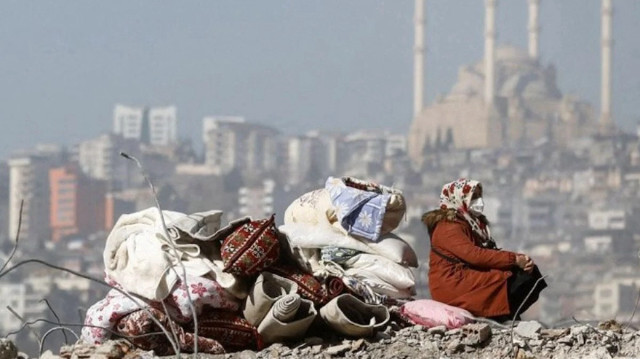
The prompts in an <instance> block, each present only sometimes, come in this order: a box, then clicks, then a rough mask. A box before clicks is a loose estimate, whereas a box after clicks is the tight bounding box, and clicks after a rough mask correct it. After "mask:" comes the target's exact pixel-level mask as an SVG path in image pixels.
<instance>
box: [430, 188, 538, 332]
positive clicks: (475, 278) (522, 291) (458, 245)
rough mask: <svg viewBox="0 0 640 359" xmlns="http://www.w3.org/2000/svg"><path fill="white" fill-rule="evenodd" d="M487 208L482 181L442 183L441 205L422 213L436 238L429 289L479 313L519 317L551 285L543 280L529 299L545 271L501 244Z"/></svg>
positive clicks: (443, 299)
mask: <svg viewBox="0 0 640 359" xmlns="http://www.w3.org/2000/svg"><path fill="white" fill-rule="evenodd" d="M483 208H484V203H483V201H482V185H481V184H480V183H479V182H477V181H473V180H467V179H459V180H457V181H454V182H451V183H448V184H446V185H444V187H442V193H441V194H440V209H437V210H434V211H431V212H427V213H425V214H424V215H423V216H422V221H423V222H424V223H425V224H426V226H427V229H428V230H429V236H430V237H431V253H430V255H429V290H430V291H431V296H432V298H433V299H434V300H437V301H439V302H442V303H446V304H449V305H453V306H456V307H460V308H464V309H466V310H468V311H469V312H471V313H472V314H473V315H475V316H480V317H488V318H493V319H495V320H498V321H504V320H507V319H513V318H514V316H515V314H516V311H517V310H518V308H519V307H520V306H521V305H522V308H521V309H520V311H519V313H518V314H522V312H524V311H525V310H527V308H529V307H530V306H531V305H532V304H533V303H535V301H536V300H537V299H538V295H539V294H540V292H541V291H542V289H544V288H545V287H546V286H547V284H546V283H545V282H544V280H540V282H539V283H538V284H537V285H536V286H535V289H534V290H533V292H532V293H531V295H530V296H529V298H528V299H527V301H526V303H523V302H524V300H525V297H526V296H527V295H528V294H529V292H530V291H531V289H532V288H533V287H534V285H535V283H536V281H538V279H540V278H541V277H542V275H541V274H540V271H539V270H538V267H537V266H536V265H535V264H534V263H533V260H532V259H531V258H529V257H528V256H526V255H524V254H520V253H513V252H509V251H503V250H499V249H497V248H496V244H495V242H494V241H493V239H492V238H491V232H490V230H489V223H488V221H487V219H486V217H485V216H484V215H482V211H483ZM516 319H519V318H516Z"/></svg>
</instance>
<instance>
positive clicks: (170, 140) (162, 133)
mask: <svg viewBox="0 0 640 359" xmlns="http://www.w3.org/2000/svg"><path fill="white" fill-rule="evenodd" d="M148 116H149V143H150V144H151V145H154V146H168V145H171V144H174V143H176V142H177V139H178V133H177V129H178V118H177V116H176V107H175V106H167V107H152V108H150V109H149V112H148Z"/></svg>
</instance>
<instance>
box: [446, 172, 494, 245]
mask: <svg viewBox="0 0 640 359" xmlns="http://www.w3.org/2000/svg"><path fill="white" fill-rule="evenodd" d="M479 185H480V182H478V181H474V180H468V179H466V178H460V179H458V180H457V181H453V182H450V183H447V184H445V185H444V186H443V187H442V192H441V193H440V208H441V209H455V210H456V211H457V213H458V214H459V215H460V216H462V218H464V220H465V221H467V223H469V225H470V226H471V230H473V233H475V234H476V235H477V236H478V237H479V239H480V240H481V242H482V243H483V244H489V243H491V242H493V240H492V239H491V231H490V230H489V226H487V225H486V224H485V223H484V222H482V221H481V220H480V219H479V218H478V217H477V216H475V215H474V214H473V213H471V212H469V206H470V205H471V197H473V192H474V191H475V190H476V188H477V187H478V186H479Z"/></svg>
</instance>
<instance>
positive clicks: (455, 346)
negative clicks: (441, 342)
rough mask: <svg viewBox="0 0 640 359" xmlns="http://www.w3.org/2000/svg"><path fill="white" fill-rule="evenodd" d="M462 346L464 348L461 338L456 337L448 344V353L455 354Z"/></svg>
mask: <svg viewBox="0 0 640 359" xmlns="http://www.w3.org/2000/svg"><path fill="white" fill-rule="evenodd" d="M462 348H464V345H463V344H462V343H461V342H460V339H454V340H452V341H451V342H450V343H449V345H447V353H449V354H455V353H457V352H458V351H460V350H462Z"/></svg>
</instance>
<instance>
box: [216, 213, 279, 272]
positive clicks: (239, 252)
mask: <svg viewBox="0 0 640 359" xmlns="http://www.w3.org/2000/svg"><path fill="white" fill-rule="evenodd" d="M274 222H275V214H274V215H271V217H270V218H268V219H262V220H258V221H251V222H249V223H247V224H244V225H242V226H241V227H240V228H238V229H236V230H235V231H234V232H233V233H231V235H229V236H228V237H227V238H225V240H224V241H223V242H222V246H221V247H220V254H221V256H222V262H223V263H224V269H223V272H226V273H232V274H236V275H239V276H246V277H251V276H253V275H256V274H258V273H260V272H261V271H262V270H263V269H265V268H267V267H269V266H270V265H271V264H273V263H274V262H275V261H276V260H278V258H279V256H280V241H279V240H278V230H277V229H276V226H275V223H274Z"/></svg>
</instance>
